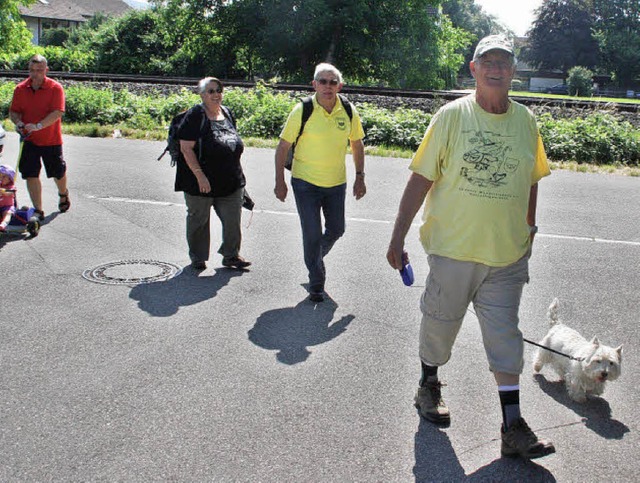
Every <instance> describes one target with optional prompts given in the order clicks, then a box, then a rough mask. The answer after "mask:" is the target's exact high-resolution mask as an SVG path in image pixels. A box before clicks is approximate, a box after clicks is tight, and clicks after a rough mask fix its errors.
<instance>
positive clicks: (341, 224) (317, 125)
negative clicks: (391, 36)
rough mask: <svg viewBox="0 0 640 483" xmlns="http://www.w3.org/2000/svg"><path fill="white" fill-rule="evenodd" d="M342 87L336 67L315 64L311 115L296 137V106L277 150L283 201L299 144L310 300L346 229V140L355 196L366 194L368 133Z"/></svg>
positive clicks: (297, 170)
mask: <svg viewBox="0 0 640 483" xmlns="http://www.w3.org/2000/svg"><path fill="white" fill-rule="evenodd" d="M342 86H343V82H342V74H341V73H340V71H339V70H338V69H336V68H335V67H334V66H333V65H331V64H326V63H322V64H319V65H318V66H317V67H316V70H315V73H314V76H313V88H314V89H315V94H314V95H313V98H312V101H313V111H312V113H311V116H310V117H309V119H308V120H307V122H306V124H305V125H304V129H303V131H302V133H301V134H300V137H298V134H299V132H300V126H301V124H302V112H303V106H302V103H298V104H297V105H296V106H295V107H294V108H293V110H292V111H291V113H290V114H289V118H288V119H287V122H286V124H285V126H284V128H283V129H282V132H281V133H280V142H279V144H278V147H277V148H276V154H275V161H276V186H275V189H274V193H275V195H276V198H278V199H279V200H280V201H283V202H284V200H285V199H286V197H287V193H288V188H287V183H286V181H285V178H284V169H285V168H284V167H285V161H286V158H287V154H288V152H289V150H290V149H291V146H292V145H293V144H294V143H295V152H294V158H293V167H292V170H291V187H292V188H293V193H294V196H295V200H296V207H297V209H298V215H299V216H300V224H301V226H302V242H303V248H304V262H305V265H306V266H307V270H308V271H309V299H310V300H311V301H313V302H322V301H323V300H324V288H325V279H326V273H325V267H324V260H323V259H324V257H325V256H326V255H327V253H329V251H330V250H331V248H332V247H333V245H334V243H335V242H336V241H337V240H338V238H340V237H341V236H342V235H343V234H344V230H345V215H344V206H345V196H346V186H347V172H346V166H345V156H346V154H347V144H348V143H349V144H350V145H351V151H352V154H353V161H354V164H355V170H356V179H355V182H354V184H353V195H354V196H355V198H356V199H357V200H359V199H360V198H362V197H363V196H364V195H365V194H366V192H367V188H366V186H365V182H364V143H363V141H362V140H363V138H364V131H363V129H362V123H361V122H360V116H359V115H358V113H357V111H356V109H355V107H354V106H353V105H352V106H351V110H352V116H351V119H349V117H350V116H349V115H348V113H347V111H346V110H345V107H344V106H343V105H342V101H341V99H340V97H339V96H338V92H340V90H341V89H342ZM322 215H324V221H325V226H324V231H323V227H322Z"/></svg>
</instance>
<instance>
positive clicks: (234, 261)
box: [222, 255, 251, 268]
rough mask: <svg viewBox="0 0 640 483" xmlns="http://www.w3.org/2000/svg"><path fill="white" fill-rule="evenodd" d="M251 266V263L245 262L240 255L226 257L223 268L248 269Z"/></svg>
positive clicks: (223, 260)
mask: <svg viewBox="0 0 640 483" xmlns="http://www.w3.org/2000/svg"><path fill="white" fill-rule="evenodd" d="M249 265H251V262H249V261H247V260H245V259H244V258H242V257H241V256H240V255H238V256H235V257H224V258H223V259H222V266H223V267H227V268H247V267H248V266H249Z"/></svg>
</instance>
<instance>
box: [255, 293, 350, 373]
mask: <svg viewBox="0 0 640 483" xmlns="http://www.w3.org/2000/svg"><path fill="white" fill-rule="evenodd" d="M337 308H338V305H337V304H336V303H335V302H334V301H333V300H332V299H331V298H330V297H326V298H325V300H324V302H321V303H319V304H314V303H313V302H311V301H309V300H308V299H306V298H305V300H303V301H301V302H299V303H298V304H297V305H296V306H295V307H285V308H281V309H274V310H269V311H267V312H264V313H263V314H261V315H260V316H259V317H258V319H257V320H256V323H255V325H254V326H253V328H251V329H250V330H249V331H248V335H249V340H250V341H251V342H253V343H254V344H255V345H257V346H259V347H262V348H264V349H267V350H274V351H277V353H276V359H277V360H278V361H280V362H282V363H283V364H288V365H294V364H298V363H300V362H304V361H305V360H307V358H308V357H309V355H310V354H311V351H309V349H308V347H310V346H314V345H319V344H323V343H325V342H329V341H330V340H332V339H334V338H336V337H338V336H339V335H340V334H342V333H343V332H345V331H346V330H347V326H348V325H349V324H350V323H351V321H352V320H353V319H354V318H355V316H354V315H345V316H343V317H341V318H340V319H339V320H337V321H335V322H333V323H332V320H333V314H334V313H335V311H336V309H337Z"/></svg>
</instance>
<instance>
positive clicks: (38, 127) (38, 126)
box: [36, 122, 42, 131]
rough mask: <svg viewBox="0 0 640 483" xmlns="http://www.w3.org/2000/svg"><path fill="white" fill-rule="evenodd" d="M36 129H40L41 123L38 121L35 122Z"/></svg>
mask: <svg viewBox="0 0 640 483" xmlns="http://www.w3.org/2000/svg"><path fill="white" fill-rule="evenodd" d="M36 129H37V130H38V131H39V130H40V129H42V123H41V122H39V123H38V124H36Z"/></svg>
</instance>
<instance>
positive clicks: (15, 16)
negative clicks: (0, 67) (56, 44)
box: [0, 0, 35, 54]
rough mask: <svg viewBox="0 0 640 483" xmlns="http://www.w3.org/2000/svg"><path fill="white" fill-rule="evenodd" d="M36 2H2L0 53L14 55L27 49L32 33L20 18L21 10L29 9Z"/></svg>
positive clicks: (16, 0) (18, 0)
mask: <svg viewBox="0 0 640 483" xmlns="http://www.w3.org/2000/svg"><path fill="white" fill-rule="evenodd" d="M34 1H35V0H0V12H1V15H0V52H3V53H7V54H13V53H17V52H20V51H22V50H24V49H25V48H27V47H28V46H29V44H30V42H31V37H32V35H31V32H29V29H28V28H27V24H26V23H25V22H24V20H22V17H21V16H20V10H19V8H20V7H21V6H22V7H28V6H29V5H31V4H32V3H33V2H34Z"/></svg>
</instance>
